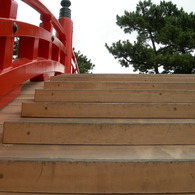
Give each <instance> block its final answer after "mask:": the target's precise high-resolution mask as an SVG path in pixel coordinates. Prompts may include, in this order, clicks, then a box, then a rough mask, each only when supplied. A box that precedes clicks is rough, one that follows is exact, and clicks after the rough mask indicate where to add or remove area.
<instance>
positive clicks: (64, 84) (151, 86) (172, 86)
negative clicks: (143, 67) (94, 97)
mask: <svg viewBox="0 0 195 195" xmlns="http://www.w3.org/2000/svg"><path fill="white" fill-rule="evenodd" d="M44 88H45V89H70V90H71V89H74V90H80V89H85V90H87V89H93V90H94V89H107V90H110V89H128V90H139V89H145V90H162V89H163V90H195V82H193V83H182V82H180V83H174V82H172V83H159V82H147V83H146V82H145V83H144V82H128V81H118V82H117V81H113V82H109V81H98V82H94V81H74V82H72V81H53V82H45V83H44Z"/></svg>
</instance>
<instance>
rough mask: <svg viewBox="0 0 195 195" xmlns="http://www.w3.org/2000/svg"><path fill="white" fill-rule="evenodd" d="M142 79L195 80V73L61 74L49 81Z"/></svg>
mask: <svg viewBox="0 0 195 195" xmlns="http://www.w3.org/2000/svg"><path fill="white" fill-rule="evenodd" d="M78 80H79V81H96V82H97V81H98V82H99V81H142V82H163V83H167V82H190V83H194V82H195V75H186V76H182V75H176V76H171V75H164V76H158V75H145V76H142V75H136V76H135V75H132V74H124V75H121V74H118V75H117V74H116V75H114V74H113V75H112V74H111V75H107V74H105V75H104V74H92V75H90V74H89V75H86V74H84V75H62V76H57V77H52V78H51V81H78Z"/></svg>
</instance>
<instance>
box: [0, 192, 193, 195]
mask: <svg viewBox="0 0 195 195" xmlns="http://www.w3.org/2000/svg"><path fill="white" fill-rule="evenodd" d="M0 195H24V193H10V192H3V193H1V192H0ZM25 195H51V194H46V193H41V194H37V193H25ZM55 195H75V194H57V193H55ZM76 195H89V194H87V193H82V194H80V193H79V194H76ZM91 195H98V194H96V193H95V194H94V193H93V194H92V193H91ZM101 195H138V194H135V193H133V194H132V193H128V194H126V193H125V194H121V193H120V194H118V193H117V194H116V193H114V194H107V193H102V194H101ZM139 195H140V194H139ZM141 195H173V194H169V193H166V194H162V193H160V194H159V193H158V194H156V193H155V194H154V193H147V194H145V193H144V194H141ZM174 195H195V193H182V194H178V193H174Z"/></svg>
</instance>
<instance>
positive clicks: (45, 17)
mask: <svg viewBox="0 0 195 195" xmlns="http://www.w3.org/2000/svg"><path fill="white" fill-rule="evenodd" d="M22 1H23V2H25V3H26V4H28V5H29V6H31V7H32V8H34V9H35V10H36V11H37V12H39V13H40V15H41V20H42V21H50V22H51V24H52V25H53V27H54V28H55V30H56V31H57V32H58V34H59V35H60V36H61V37H63V38H64V39H65V31H64V29H63V28H62V26H61V24H60V23H59V20H57V19H56V18H55V16H54V15H53V14H52V13H51V12H50V11H49V10H48V9H47V8H46V7H45V6H44V5H43V4H42V3H41V2H40V1H39V0H22Z"/></svg>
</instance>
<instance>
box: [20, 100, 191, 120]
mask: <svg viewBox="0 0 195 195" xmlns="http://www.w3.org/2000/svg"><path fill="white" fill-rule="evenodd" d="M22 116H23V117H54V118H57V117H60V118H61V117H64V118H71V117H73V118H86V117H87V118H148V119H149V118H156V119H158V118H172V119H174V118H175V119H179V118H181V119H188V118H189V119H190V118H191V119H195V104H194V103H149V104H147V103H23V104H22Z"/></svg>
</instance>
